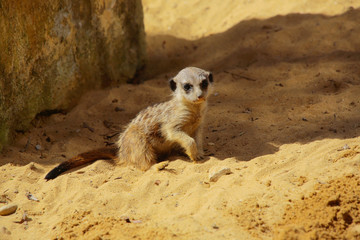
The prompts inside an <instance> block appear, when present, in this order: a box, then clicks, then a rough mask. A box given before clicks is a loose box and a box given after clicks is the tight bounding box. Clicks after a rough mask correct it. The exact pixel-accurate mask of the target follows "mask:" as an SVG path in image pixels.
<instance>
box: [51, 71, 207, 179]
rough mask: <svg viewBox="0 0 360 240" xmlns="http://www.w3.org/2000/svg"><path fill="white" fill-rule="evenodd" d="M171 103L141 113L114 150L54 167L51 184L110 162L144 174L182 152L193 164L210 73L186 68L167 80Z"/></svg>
mask: <svg viewBox="0 0 360 240" xmlns="http://www.w3.org/2000/svg"><path fill="white" fill-rule="evenodd" d="M169 83H170V88H171V90H172V91H173V97H172V99H171V100H169V101H167V102H164V103H160V104H156V105H154V106H150V107H148V108H146V109H144V110H142V111H141V112H140V113H139V114H138V115H137V116H136V117H135V118H134V119H133V120H132V121H131V122H130V123H129V124H128V126H127V127H126V129H125V131H124V132H123V133H122V134H120V136H119V139H118V141H117V142H116V147H113V148H101V149H97V150H92V151H89V152H85V153H81V154H79V155H77V156H75V157H73V158H71V159H69V160H67V161H65V162H63V163H61V164H60V165H58V166H57V167H55V168H54V169H53V170H51V171H50V172H49V173H48V174H47V175H46V176H45V179H47V180H50V179H54V178H56V177H57V176H58V175H60V174H61V173H63V172H65V171H67V170H70V169H72V168H75V167H78V166H81V165H84V164H86V163H90V162H93V161H96V160H98V159H104V160H106V159H113V160H115V162H116V163H118V164H123V163H125V164H127V165H133V166H135V167H137V168H139V169H141V170H144V171H145V170H147V169H149V168H150V167H151V166H152V165H154V164H155V163H157V162H158V160H159V159H160V158H162V157H166V156H168V155H169V154H171V153H172V152H174V151H179V150H183V151H184V152H185V153H186V155H187V156H188V157H189V158H190V159H191V160H192V161H193V162H196V161H198V160H200V159H201V158H202V157H203V154H204V153H203V148H202V128H203V121H204V116H205V113H206V110H207V99H208V97H209V95H210V93H211V90H212V85H213V75H212V73H211V72H208V71H205V70H202V69H200V68H196V67H187V68H184V69H183V70H181V71H180V72H179V73H178V74H177V75H176V76H175V77H174V78H172V79H170V81H169Z"/></svg>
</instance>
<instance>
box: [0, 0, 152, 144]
mask: <svg viewBox="0 0 360 240" xmlns="http://www.w3.org/2000/svg"><path fill="white" fill-rule="evenodd" d="M144 62H145V31H144V23H143V12H142V3H141V0H134V1H121V0H114V1H102V0H79V1H69V0H65V1H64V0H54V1H45V2H44V1H41V0H23V1H13V0H1V3H0V76H1V77H0V149H1V148H2V146H3V145H4V144H5V143H7V142H8V140H9V139H10V136H11V135H12V132H14V131H15V130H19V131H24V130H26V129H28V128H29V127H30V122H31V121H32V120H33V119H34V117H35V116H36V115H37V114H39V113H43V114H51V113H55V112H59V111H61V110H68V109H70V108H71V107H73V106H74V105H75V104H76V101H77V100H78V99H79V98H80V96H81V94H82V93H84V92H85V91H86V90H88V89H90V88H99V87H102V86H108V85H116V84H118V83H120V82H123V83H125V82H126V81H127V80H129V79H132V78H133V77H134V76H135V73H136V71H137V70H138V69H140V68H141V67H142V66H143V64H144Z"/></svg>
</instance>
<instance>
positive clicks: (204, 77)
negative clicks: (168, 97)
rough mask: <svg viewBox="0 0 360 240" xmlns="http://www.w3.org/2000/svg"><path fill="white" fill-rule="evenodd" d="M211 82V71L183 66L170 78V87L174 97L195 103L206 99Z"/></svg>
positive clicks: (209, 91)
mask: <svg viewBox="0 0 360 240" xmlns="http://www.w3.org/2000/svg"><path fill="white" fill-rule="evenodd" d="M212 84H213V76H212V73H211V72H208V71H205V70H202V69H200V68H196V67H187V68H184V69H183V70H181V71H180V72H179V73H178V74H177V75H176V76H175V77H174V78H173V79H170V88H171V90H172V91H173V92H174V95H175V97H177V98H178V99H181V100H185V101H188V102H192V103H195V104H198V103H202V102H204V101H206V99H207V97H208V96H209V94H210V93H211V89H212Z"/></svg>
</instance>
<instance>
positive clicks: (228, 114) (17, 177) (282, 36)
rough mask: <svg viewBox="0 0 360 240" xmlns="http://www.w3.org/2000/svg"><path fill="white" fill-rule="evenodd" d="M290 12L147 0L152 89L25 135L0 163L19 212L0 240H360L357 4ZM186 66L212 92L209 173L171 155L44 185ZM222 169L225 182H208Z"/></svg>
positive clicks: (85, 106) (106, 138)
mask: <svg viewBox="0 0 360 240" xmlns="http://www.w3.org/2000/svg"><path fill="white" fill-rule="evenodd" d="M295 2H298V1H289V2H288V3H284V2H283V1H281V2H280V1H276V0H273V1H266V3H264V2H263V1H252V2H251V3H248V1H243V2H241V3H239V2H237V3H236V4H235V3H233V2H232V3H230V2H229V4H230V5H229V6H226V7H225V6H218V4H217V1H200V0H199V1H194V5H193V6H194V7H188V5H186V2H184V3H180V2H179V3H178V4H177V5H176V6H175V5H173V4H170V3H169V2H168V1H166V2H163V1H155V0H152V1H144V11H145V24H146V30H147V33H148V35H147V40H148V50H147V51H148V54H149V55H148V60H147V62H148V63H147V64H148V65H147V67H146V69H144V71H143V72H142V73H140V77H139V79H138V80H139V81H140V82H142V80H147V81H146V82H144V83H143V84H140V85H137V86H135V85H123V86H120V87H119V88H112V89H106V90H99V91H93V92H89V93H87V94H86V95H85V96H84V97H83V98H82V100H81V101H80V103H79V105H78V106H76V107H75V108H74V109H73V110H72V111H71V112H69V113H56V114H52V115H50V116H38V117H37V119H36V120H34V122H33V126H34V127H33V128H32V129H30V130H29V131H28V132H25V133H18V136H17V138H16V142H15V143H14V144H13V145H12V146H9V147H7V148H6V149H5V150H4V152H3V153H2V154H1V159H0V173H1V174H0V207H1V206H3V205H5V204H6V203H15V204H17V205H18V210H17V211H16V213H14V214H12V215H9V216H1V217H0V236H1V237H0V239H43V238H45V239H273V238H275V239H312V238H321V239H322V238H325V239H326V238H328V239H331V238H342V239H356V238H358V237H359V232H360V230H359V224H360V220H359V214H358V211H359V209H358V206H359V197H358V196H359V189H360V187H359V181H360V180H359V167H360V117H359V112H360V100H359V94H358V93H359V92H360V77H359V76H360V66H359V61H360V57H359V56H360V55H359V52H360V46H359V44H358V42H359V40H358V36H359V34H360V27H359V24H358V19H359V18H360V10H359V9H358V7H360V6H358V5H356V4H355V3H352V1H342V3H341V4H340V3H330V1H329V2H328V3H317V1H305V2H304V1H303V2H302V3H301V4H300V3H295ZM277 6H281V7H277ZM350 6H352V7H354V8H355V9H350V10H349V7H350ZM244 13H246V14H244ZM278 14H283V15H282V16H280V15H278ZM336 14H337V15H336ZM184 24H187V26H191V27H189V28H186V27H184V26H183V25H184ZM189 65H195V66H199V67H202V68H204V69H208V70H211V71H212V72H213V73H214V80H215V84H216V86H215V88H216V90H215V93H214V95H213V96H212V97H211V99H210V102H209V112H208V118H207V119H206V127H205V131H204V137H205V141H204V142H205V153H206V156H207V158H206V159H205V160H204V161H203V162H202V163H199V164H193V163H191V162H190V161H189V160H188V159H187V158H184V157H178V156H175V157H173V158H171V161H170V163H169V165H168V166H167V167H166V168H165V169H164V170H161V171H158V170H157V169H156V168H151V169H150V170H149V171H147V172H145V173H144V172H141V171H139V170H136V169H133V168H131V167H119V166H115V165H114V164H113V163H112V162H107V161H102V160H101V161H97V162H95V163H93V164H90V165H88V166H84V167H82V168H78V169H74V170H73V171H70V172H68V173H66V174H63V175H61V176H59V177H58V178H57V179H55V180H52V181H48V182H46V181H45V180H44V179H43V178H44V176H45V175H46V173H47V172H48V171H49V170H50V169H51V168H53V167H54V166H56V165H57V164H58V163H59V162H61V161H63V160H65V159H67V158H69V157H71V156H73V155H75V154H77V153H80V152H82V151H86V150H89V149H93V148H98V147H102V146H105V145H106V144H111V143H113V142H114V141H116V138H117V136H118V133H119V131H121V129H122V127H123V126H125V125H126V124H127V123H128V122H129V121H130V120H131V119H132V118H133V117H134V116H135V115H136V114H137V113H138V112H139V111H140V110H141V109H143V108H144V107H146V106H149V105H151V104H154V103H158V102H162V101H166V100H167V99H169V98H170V90H169V89H168V82H167V81H168V79H169V77H170V76H172V75H173V74H175V73H176V72H177V71H178V70H179V69H181V68H183V67H185V66H189ZM214 169H229V170H230V173H228V174H225V175H222V176H221V177H220V178H219V179H218V180H217V181H210V176H209V174H210V173H211V172H212V171H213V170H214ZM30 194H31V195H30ZM24 214H25V215H26V217H24ZM21 219H23V220H21Z"/></svg>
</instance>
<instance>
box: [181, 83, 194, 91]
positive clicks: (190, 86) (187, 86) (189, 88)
mask: <svg viewBox="0 0 360 240" xmlns="http://www.w3.org/2000/svg"><path fill="white" fill-rule="evenodd" d="M192 87H193V86H192V85H191V84H189V83H186V84H184V86H183V88H184V90H185V91H186V92H189V91H190V90H191V89H192Z"/></svg>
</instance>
